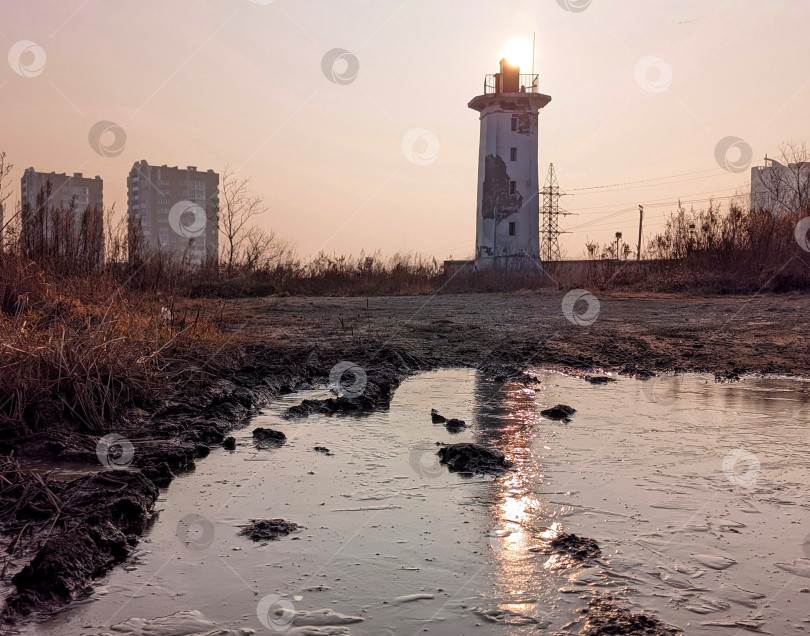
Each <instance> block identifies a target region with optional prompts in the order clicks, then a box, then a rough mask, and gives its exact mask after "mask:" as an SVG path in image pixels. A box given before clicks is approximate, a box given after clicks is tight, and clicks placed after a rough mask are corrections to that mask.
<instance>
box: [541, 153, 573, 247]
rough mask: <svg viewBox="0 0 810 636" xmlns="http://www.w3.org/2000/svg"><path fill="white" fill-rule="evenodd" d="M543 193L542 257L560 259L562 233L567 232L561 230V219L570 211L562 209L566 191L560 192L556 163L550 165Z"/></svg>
mask: <svg viewBox="0 0 810 636" xmlns="http://www.w3.org/2000/svg"><path fill="white" fill-rule="evenodd" d="M540 194H542V195H543V208H542V210H541V214H542V215H543V219H542V223H541V224H540V259H541V260H543V261H545V262H548V261H558V260H560V241H559V236H560V234H565V232H562V231H561V230H560V225H559V219H560V217H561V216H567V215H568V212H566V211H564V210H560V197H561V196H563V195H564V194H565V193H564V192H560V184H559V183H557V175H556V174H555V172H554V164H553V163H550V164H549V166H548V175H546V184H545V186H544V187H543V189H542V190H541V191H540Z"/></svg>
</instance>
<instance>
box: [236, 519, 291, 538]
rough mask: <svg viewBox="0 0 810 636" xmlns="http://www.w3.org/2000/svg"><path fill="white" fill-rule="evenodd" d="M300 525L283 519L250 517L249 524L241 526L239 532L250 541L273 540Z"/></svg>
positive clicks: (284, 535)
mask: <svg viewBox="0 0 810 636" xmlns="http://www.w3.org/2000/svg"><path fill="white" fill-rule="evenodd" d="M302 527H303V526H299V525H298V524H297V523H293V522H292V521H285V520H284V519H251V520H250V524H248V525H247V526H245V527H244V528H242V529H241V530H240V531H239V534H240V535H241V536H244V537H247V538H248V539H250V540H251V541H275V540H277V539H280V538H281V537H286V536H287V535H288V534H290V533H291V532H296V531H297V530H300V529H301V528H302Z"/></svg>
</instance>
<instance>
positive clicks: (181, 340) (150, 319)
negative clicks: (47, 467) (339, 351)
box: [0, 255, 230, 438]
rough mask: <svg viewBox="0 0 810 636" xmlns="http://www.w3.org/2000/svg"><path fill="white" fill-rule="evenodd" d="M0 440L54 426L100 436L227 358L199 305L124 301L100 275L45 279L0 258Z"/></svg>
mask: <svg viewBox="0 0 810 636" xmlns="http://www.w3.org/2000/svg"><path fill="white" fill-rule="evenodd" d="M0 299H1V300H2V305H1V306H0V310H1V311H0V346H2V363H0V395H2V401H0V436H2V437H5V438H9V437H18V436H21V435H25V434H27V433H30V432H32V431H37V430H40V429H42V428H43V427H45V426H59V425H60V423H64V424H68V425H71V426H73V427H75V426H76V425H78V428H79V429H80V430H83V431H86V432H100V431H104V430H105V428H106V427H107V425H108V423H109V422H111V421H112V420H114V419H115V418H116V417H117V416H119V415H120V414H121V413H122V411H123V410H124V409H126V408H128V407H131V406H148V405H151V404H155V403H156V402H157V401H158V400H160V399H163V398H167V397H170V396H171V395H172V394H174V393H175V392H176V391H178V390H179V389H180V388H181V387H183V386H185V385H186V384H187V383H189V382H195V381H201V380H204V379H205V378H206V377H207V376H208V375H209V374H211V373H214V372H215V371H216V366H217V365H218V364H221V363H223V362H224V361H225V359H226V358H227V356H228V355H229V352H230V349H229V348H228V347H225V349H223V350H222V352H221V353H220V354H218V355H215V352H217V351H218V350H220V348H221V347H222V345H223V340H224V338H223V336H222V335H221V334H220V332H219V331H218V330H217V329H216V328H215V327H214V326H213V318H215V316H212V315H211V314H210V313H208V312H205V311H204V310H203V308H202V306H199V305H198V306H194V304H193V303H190V302H188V301H186V302H185V304H184V306H183V307H175V306H174V304H173V303H172V302H171V301H168V302H167V303H165V304H164V303H161V302H160V300H159V299H157V298H154V297H148V296H145V295H139V294H135V293H133V292H127V291H124V290H122V289H121V288H119V287H118V286H117V284H116V282H115V281H114V280H113V278H112V277H111V276H109V275H105V274H96V275H93V276H90V277H85V278H78V277H55V276H53V275H49V274H46V273H45V272H43V271H42V270H41V269H40V268H39V267H38V266H37V265H36V264H34V263H33V262H31V261H28V260H26V259H24V258H22V257H19V256H9V255H3V256H0Z"/></svg>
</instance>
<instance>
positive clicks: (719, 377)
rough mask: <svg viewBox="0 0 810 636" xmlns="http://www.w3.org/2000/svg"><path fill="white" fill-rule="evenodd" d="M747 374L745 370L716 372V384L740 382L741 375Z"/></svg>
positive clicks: (736, 369) (735, 369)
mask: <svg viewBox="0 0 810 636" xmlns="http://www.w3.org/2000/svg"><path fill="white" fill-rule="evenodd" d="M743 373H745V370H744V369H738V368H736V367H735V368H734V369H727V370H725V371H715V372H714V381H715V382H739V381H740V375H742V374H743Z"/></svg>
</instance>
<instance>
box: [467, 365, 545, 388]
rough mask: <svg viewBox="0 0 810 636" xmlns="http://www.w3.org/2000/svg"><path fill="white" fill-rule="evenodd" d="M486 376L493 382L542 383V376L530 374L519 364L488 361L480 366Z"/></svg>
mask: <svg viewBox="0 0 810 636" xmlns="http://www.w3.org/2000/svg"><path fill="white" fill-rule="evenodd" d="M478 370H479V371H481V373H483V374H484V376H485V377H486V378H487V379H489V380H492V381H493V382H503V383H506V382H517V383H518V384H541V380H540V378H538V377H536V376H533V375H530V374H529V373H528V372H527V371H526V369H525V367H522V366H520V365H517V364H501V363H496V362H492V363H488V364H483V365H481V366H479V367H478Z"/></svg>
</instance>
